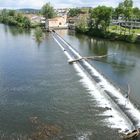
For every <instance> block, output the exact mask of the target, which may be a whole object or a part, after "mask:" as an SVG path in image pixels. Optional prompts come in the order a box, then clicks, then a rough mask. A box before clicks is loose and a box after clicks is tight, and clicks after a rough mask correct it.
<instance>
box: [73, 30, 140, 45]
mask: <svg viewBox="0 0 140 140" xmlns="http://www.w3.org/2000/svg"><path fill="white" fill-rule="evenodd" d="M134 31H136V32H134ZM76 32H77V33H80V34H86V35H88V36H91V37H98V38H103V39H108V40H111V41H113V40H116V41H124V42H128V43H140V37H139V36H138V34H139V29H133V31H132V30H131V32H130V34H128V32H127V31H126V34H124V33H123V32H121V33H120V31H117V30H116V31H115V30H114V27H109V29H108V30H107V31H106V32H104V31H102V30H100V29H88V31H86V32H81V31H80V30H79V29H76Z"/></svg>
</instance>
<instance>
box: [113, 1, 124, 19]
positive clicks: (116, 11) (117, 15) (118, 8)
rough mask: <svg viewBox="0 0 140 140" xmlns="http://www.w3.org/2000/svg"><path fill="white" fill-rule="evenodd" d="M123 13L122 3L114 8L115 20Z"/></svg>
mask: <svg viewBox="0 0 140 140" xmlns="http://www.w3.org/2000/svg"><path fill="white" fill-rule="evenodd" d="M123 13H124V9H123V3H122V2H121V3H119V5H118V7H117V8H115V11H114V16H115V18H116V19H118V18H119V17H120V16H121V15H123Z"/></svg>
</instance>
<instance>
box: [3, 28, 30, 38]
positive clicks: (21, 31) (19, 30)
mask: <svg viewBox="0 0 140 140" xmlns="http://www.w3.org/2000/svg"><path fill="white" fill-rule="evenodd" d="M4 31H5V32H6V33H7V32H10V33H11V34H12V35H13V36H17V35H19V34H31V30H30V29H23V28H21V27H16V28H15V27H13V26H4Z"/></svg>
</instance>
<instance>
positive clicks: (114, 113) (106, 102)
mask: <svg viewBox="0 0 140 140" xmlns="http://www.w3.org/2000/svg"><path fill="white" fill-rule="evenodd" d="M58 37H59V36H58ZM53 38H54V40H55V41H56V42H57V43H58V45H59V46H60V47H61V49H62V50H63V51H64V53H65V55H66V56H67V57H68V59H70V60H72V59H73V58H72V57H71V56H70V55H69V53H68V52H67V51H65V49H64V47H63V46H62V45H61V43H60V42H59V41H58V40H57V39H56V38H55V37H54V36H53ZM59 38H60V39H61V41H63V42H64V43H65V44H66V45H67V46H68V47H69V49H71V51H73V52H74V53H75V54H76V55H77V56H78V57H79V58H81V56H80V54H78V53H77V52H76V51H75V50H74V49H73V48H72V47H71V46H70V45H69V44H68V43H66V42H65V41H64V40H63V39H62V38H61V37H59ZM83 61H84V60H83ZM84 63H85V65H86V66H87V67H88V68H89V69H90V70H91V71H92V73H93V74H94V75H95V76H98V77H99V78H100V80H101V82H100V83H99V84H98V85H97V84H96V83H94V82H93V81H92V80H91V79H90V78H89V77H88V76H87V74H86V73H85V72H84V71H83V70H82V68H81V67H80V66H79V65H78V63H74V64H73V66H74V68H75V69H76V71H77V73H78V75H80V77H81V80H80V82H81V83H82V84H83V85H84V87H86V88H87V89H88V91H89V93H90V94H91V95H92V97H93V99H95V100H96V102H97V105H98V106H100V107H103V108H105V107H108V108H111V110H106V111H104V113H103V114H100V115H103V116H109V117H107V119H105V120H104V123H105V124H107V125H108V126H109V127H111V128H117V129H120V131H121V132H125V130H129V131H131V130H133V129H134V127H133V124H132V123H131V121H130V120H129V118H128V117H127V116H126V115H125V114H124V113H123V111H122V110H120V108H119V107H118V106H117V105H116V104H115V103H114V102H113V101H112V100H111V99H110V98H109V97H108V96H106V95H105V92H104V90H107V91H110V92H111V93H112V95H113V96H115V97H116V98H117V100H118V103H119V104H120V105H124V104H125V103H126V99H125V97H124V96H123V95H122V94H121V93H120V92H119V90H118V89H116V88H115V87H114V86H113V85H112V84H111V83H110V82H108V81H107V80H106V79H105V78H104V77H103V76H102V75H101V74H100V73H99V72H98V71H97V70H96V69H94V68H93V67H92V66H91V65H90V64H89V63H88V62H87V61H84ZM101 86H102V88H101ZM127 108H128V109H129V110H128V111H129V113H131V114H132V115H133V116H134V118H135V119H136V120H137V121H138V122H140V118H139V116H140V112H139V110H137V109H136V108H135V107H134V105H133V104H132V103H131V102H130V101H128V103H127ZM110 116H111V117H110ZM139 126H140V123H139V124H138V125H137V127H139Z"/></svg>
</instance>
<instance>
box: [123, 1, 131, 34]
mask: <svg viewBox="0 0 140 140" xmlns="http://www.w3.org/2000/svg"><path fill="white" fill-rule="evenodd" d="M123 5H124V13H123V14H124V20H125V31H124V34H126V21H131V18H132V14H133V1H132V0H124V2H123ZM131 28H132V27H131ZM129 34H130V28H129Z"/></svg>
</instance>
